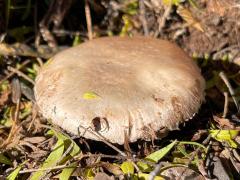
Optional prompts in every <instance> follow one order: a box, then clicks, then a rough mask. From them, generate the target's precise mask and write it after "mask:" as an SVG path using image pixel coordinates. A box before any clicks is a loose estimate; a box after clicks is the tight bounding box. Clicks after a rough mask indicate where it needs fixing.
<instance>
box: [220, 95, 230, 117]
mask: <svg viewBox="0 0 240 180" xmlns="http://www.w3.org/2000/svg"><path fill="white" fill-rule="evenodd" d="M223 95H224V99H225V101H224V110H223V115H222V117H223V118H226V116H227V113H228V104H229V100H228V93H227V92H224V93H223Z"/></svg>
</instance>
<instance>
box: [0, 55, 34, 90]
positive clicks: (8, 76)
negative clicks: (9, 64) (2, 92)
mask: <svg viewBox="0 0 240 180" xmlns="http://www.w3.org/2000/svg"><path fill="white" fill-rule="evenodd" d="M30 62H31V61H30V60H29V59H28V60H26V61H24V62H23V63H22V64H21V65H20V66H19V67H18V68H16V69H18V70H20V69H22V68H23V67H24V66H26V65H27V64H28V63H30ZM14 74H16V73H15V72H10V73H9V74H7V76H5V77H4V78H3V79H1V80H0V85H2V83H3V82H4V81H6V80H7V79H8V78H10V77H12V76H13V75H14Z"/></svg>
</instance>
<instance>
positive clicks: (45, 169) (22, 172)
mask: <svg viewBox="0 0 240 180" xmlns="http://www.w3.org/2000/svg"><path fill="white" fill-rule="evenodd" d="M74 167H78V166H70V165H68V164H63V165H59V166H54V167H49V168H38V169H26V170H21V171H19V174H25V173H31V172H37V171H51V170H58V169H63V168H74Z"/></svg>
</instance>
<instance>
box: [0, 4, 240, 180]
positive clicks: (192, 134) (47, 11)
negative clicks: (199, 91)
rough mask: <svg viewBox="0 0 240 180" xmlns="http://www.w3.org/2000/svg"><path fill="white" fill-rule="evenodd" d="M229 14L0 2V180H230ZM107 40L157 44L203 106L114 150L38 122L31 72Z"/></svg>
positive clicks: (238, 164) (234, 28)
mask: <svg viewBox="0 0 240 180" xmlns="http://www.w3.org/2000/svg"><path fill="white" fill-rule="evenodd" d="M239 8H240V2H239V1H237V0H208V1H206V0H199V1H194V0H188V1H187V0H185V1H184V0H183V1H180V0H172V1H171V0H163V1H161V0H139V1H136V0H123V1H108V0H101V1H100V0H97V1H90V0H89V1H88V0H85V1H77V0H70V1H63V0H58V1H57V0H52V1H34V0H33V1H23V0H20V1H16V0H12V1H4V2H0V177H1V178H2V179H5V178H7V177H8V178H9V179H28V178H30V177H31V179H40V178H43V179H53V178H62V179H69V178H70V179H79V178H80V177H81V178H89V179H93V178H94V177H95V179H114V178H118V179H124V178H125V179H130V178H135V179H137V178H143V179H147V178H149V177H152V178H153V177H155V179H163V178H165V179H187V178H189V179H239V178H240V176H239V174H240V156H239V143H240V137H239V135H238V133H239V129H240V126H239V124H240V120H239V117H240V114H239V103H238V101H239V93H240V88H239V84H240V75H239V67H238V66H239V63H240V47H239V43H240V40H239V38H240V24H239V22H238V19H239V17H240V11H239ZM112 35H115V36H136V35H145V36H152V37H155V38H159V39H167V40H169V41H172V42H175V43H177V44H178V45H179V46H180V47H181V48H182V49H183V50H185V51H186V53H188V55H189V56H191V57H192V58H193V60H194V61H196V62H197V63H198V65H199V67H200V68H201V71H202V74H203V76H204V78H205V80H206V84H207V86H206V100H205V103H204V104H203V105H202V108H201V109H200V111H199V112H198V114H197V115H196V116H195V117H194V118H193V119H192V120H190V121H189V122H186V123H185V124H182V125H181V126H180V128H179V129H180V130H178V131H173V132H170V133H169V135H168V136H166V137H165V138H163V139H161V140H153V141H152V142H145V141H138V142H136V143H130V144H128V143H126V144H125V145H124V146H119V145H116V144H108V143H107V142H95V141H91V140H88V139H84V138H82V137H80V138H79V137H75V136H73V135H71V134H69V133H68V132H65V131H63V130H62V129H59V128H58V127H56V126H55V125H53V124H51V123H50V121H49V120H47V119H45V118H44V117H43V116H42V115H41V113H39V111H38V108H37V106H36V103H35V99H34V95H33V87H34V83H35V82H34V80H35V77H36V75H37V72H38V70H39V68H40V67H41V66H42V65H43V64H44V63H46V62H47V60H48V59H49V58H51V57H52V56H53V55H54V54H56V53H57V52H59V51H61V50H62V49H65V48H68V47H71V46H74V45H76V44H79V43H84V42H85V41H88V40H91V39H92V38H98V37H101V36H112ZM114 149H115V150H114ZM146 157H147V158H146Z"/></svg>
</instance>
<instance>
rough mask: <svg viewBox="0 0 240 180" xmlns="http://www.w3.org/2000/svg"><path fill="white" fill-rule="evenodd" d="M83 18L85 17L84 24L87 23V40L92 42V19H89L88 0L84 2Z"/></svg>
mask: <svg viewBox="0 0 240 180" xmlns="http://www.w3.org/2000/svg"><path fill="white" fill-rule="evenodd" d="M85 16H86V22H87V30H88V39H89V40H92V39H93V32H92V18H91V13H90V8H89V4H88V0H85Z"/></svg>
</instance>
